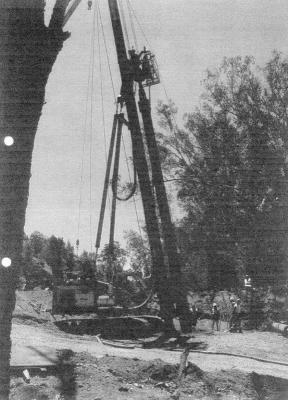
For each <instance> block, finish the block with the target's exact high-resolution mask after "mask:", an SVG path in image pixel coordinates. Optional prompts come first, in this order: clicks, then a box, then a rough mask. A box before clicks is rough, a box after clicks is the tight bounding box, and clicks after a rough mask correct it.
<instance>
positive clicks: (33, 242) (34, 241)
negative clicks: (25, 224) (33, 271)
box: [29, 231, 46, 257]
mask: <svg viewBox="0 0 288 400" xmlns="http://www.w3.org/2000/svg"><path fill="white" fill-rule="evenodd" d="M45 241H46V238H45V236H44V235H43V234H42V233H40V232H38V231H35V232H33V233H31V235H30V238H29V245H30V248H31V251H32V254H33V256H34V257H39V256H40V254H41V252H42V251H43V249H44V246H45Z"/></svg>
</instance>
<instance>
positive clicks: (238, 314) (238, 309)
mask: <svg viewBox="0 0 288 400" xmlns="http://www.w3.org/2000/svg"><path fill="white" fill-rule="evenodd" d="M235 308H236V324H235V325H236V327H235V328H236V332H237V331H238V332H239V333H242V326H241V325H242V321H241V300H240V299H237V301H236V307H235Z"/></svg>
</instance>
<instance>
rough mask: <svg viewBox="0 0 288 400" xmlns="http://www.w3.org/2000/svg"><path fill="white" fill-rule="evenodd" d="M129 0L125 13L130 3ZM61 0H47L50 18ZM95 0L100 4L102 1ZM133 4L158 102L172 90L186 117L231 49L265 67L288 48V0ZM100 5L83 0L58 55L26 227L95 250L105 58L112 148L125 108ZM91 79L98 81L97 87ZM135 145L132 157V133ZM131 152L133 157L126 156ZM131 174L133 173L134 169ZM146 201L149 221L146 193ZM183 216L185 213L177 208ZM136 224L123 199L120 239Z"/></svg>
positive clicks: (48, 90)
mask: <svg viewBox="0 0 288 400" xmlns="http://www.w3.org/2000/svg"><path fill="white" fill-rule="evenodd" d="M120 1H122V4H123V6H124V11H125V10H126V5H127V1H126V0H120ZM54 2H55V1H54V0H46V3H47V20H48V18H49V12H50V10H51V8H52V7H53V4H54ZM93 3H94V4H93V7H94V9H95V5H96V0H94V1H93ZM99 3H100V9H101V18H102V22H103V29H104V33H105V38H106V44H107V48H108V54H109V60H110V63H111V70H112V76H113V81H114V86H115V90H116V93H117V94H118V92H119V88H120V81H119V74H118V68H117V60H116V54H115V50H114V41H113V36H112V29H111V23H110V20H109V14H108V0H101V1H100V0H99ZM130 3H131V5H132V7H133V9H134V11H135V14H136V15H137V19H138V21H139V22H140V24H141V28H142V29H140V28H139V25H138V24H137V21H136V20H135V19H133V21H134V27H135V30H136V37H137V44H138V47H139V49H141V48H142V47H143V46H144V45H146V46H147V47H149V49H151V48H152V50H153V52H154V53H155V54H156V57H157V61H158V64H159V66H160V73H161V78H162V84H161V85H159V86H157V87H154V88H152V104H153V105H154V107H155V105H156V104H157V100H159V99H161V100H164V101H166V94H165V90H166V93H167V94H168V96H169V97H170V98H172V99H173V101H174V102H175V103H176V105H177V106H178V108H179V120H180V122H181V118H182V115H183V114H184V113H185V112H189V111H192V110H193V108H194V107H195V106H197V104H198V102H199V96H200V94H201V92H202V87H201V81H202V80H203V78H204V76H205V70H206V69H207V68H214V67H217V66H219V64H220V63H221V60H222V59H223V57H224V56H228V57H230V56H236V55H242V56H245V55H252V56H254V57H255V59H256V62H257V63H258V64H259V65H264V63H265V62H266V61H267V60H268V59H269V57H270V56H271V53H272V51H273V50H274V49H277V50H280V51H282V52H283V53H284V54H288V51H287V47H288V2H287V0H273V1H271V0H145V1H143V0H130ZM94 9H92V10H91V11H88V10H87V1H86V0H83V1H82V3H81V4H80V6H79V7H78V9H77V11H76V12H75V14H74V15H73V17H72V18H71V19H70V21H69V22H68V24H67V25H66V27H65V28H67V30H68V31H70V32H71V37H70V38H69V39H68V40H67V41H66V42H65V44H64V47H63V50H62V51H61V53H60V54H59V56H58V58H57V60H56V63H55V65H54V68H53V70H52V73H51V75H50V78H49V81H48V84H47V88H46V103H45V105H44V108H43V113H42V117H41V120H40V123H39V126H38V131H37V135H36V140H35V147H34V153H33V163H32V177H31V181H30V196H29V203H28V210H27V216H26V226H25V232H26V233H27V234H30V233H32V232H33V231H35V230H38V231H40V232H42V233H43V234H45V235H52V234H54V235H56V236H60V237H63V238H64V240H70V241H71V243H72V245H75V242H76V239H77V238H78V236H79V239H80V247H81V249H83V248H86V249H87V250H90V248H91V247H93V246H94V243H95V238H96V229H97V222H98V216H99V207H100V202H101V192H102V186H103V180H104V173H105V145H104V142H105V140H104V133H103V132H104V129H103V116H102V110H101V95H100V94H101V79H100V76H101V74H100V63H99V58H100V59H101V70H102V90H103V103H104V108H105V113H104V119H105V132H106V142H107V144H106V146H108V142H109V136H110V132H111V126H112V120H113V114H114V111H115V106H114V99H113V91H112V85H111V80H110V78H109V69H108V64H107V60H106V55H105V51H104V42H103V38H102V35H100V48H101V51H100V53H99V48H98V34H97V31H98V28H97V18H96V19H95V21H96V22H95V35H94V36H93V35H91V32H92V31H93V19H94ZM128 17H129V13H128V12H126V23H127V29H128V30H129V29H130V31H131V32H132V29H131V23H129V18H128ZM142 30H143V31H144V34H145V37H144V35H143V33H142ZM100 31H101V29H100ZM131 32H130V33H131ZM92 36H93V37H94V57H95V58H94V72H93V76H94V85H93V94H92V89H91V88H92V83H91V81H92V79H91V76H92V75H91V68H89V65H90V64H89V63H90V62H91V57H92V54H93V52H92V51H91V37H92ZM129 37H130V44H131V45H132V44H134V45H135V43H134V42H133V35H132V34H131V35H129ZM147 39H148V43H147ZM99 54H101V57H99ZM89 69H90V75H89ZM89 76H90V80H89V83H90V84H89V87H87V86H88V85H87V82H88V79H89ZM163 83H164V85H163ZM87 99H88V101H87ZM91 99H92V101H91ZM91 104H92V106H91ZM85 110H86V111H85ZM91 110H92V112H91ZM85 116H86V117H85ZM85 119H86V129H85ZM91 121H92V122H91ZM156 125H157V124H156V121H155V126H156ZM124 134H125V133H124ZM125 143H126V146H125V147H126V150H127V153H128V156H129V155H130V141H129V135H128V134H127V132H126V134H125ZM83 148H84V151H83ZM82 154H83V155H84V156H82ZM121 157H122V159H123V154H122V156H121ZM90 159H91V172H90ZM82 163H83V168H81V165H82ZM81 169H82V171H83V173H82V184H80V182H81ZM121 174H122V175H123V176H126V175H127V171H126V170H125V169H124V167H123V168H122V171H121ZM90 176H91V179H90ZM90 181H91V182H92V186H91V197H92V202H91V205H90ZM80 194H81V207H80V208H79V199H80ZM137 208H138V212H139V214H140V219H141V222H142V224H143V223H144V221H143V215H142V210H141V209H142V207H141V202H140V201H139V198H138V200H137ZM79 210H80V218H79ZM107 214H109V211H108V213H107ZM90 216H91V217H90ZM173 217H174V218H177V215H173ZM90 221H91V223H90ZM105 222H106V223H105V228H104V233H103V243H105V242H107V241H108V225H109V219H108V218H106V220H105ZM90 226H91V229H90ZM129 229H137V224H136V215H135V210H134V206H133V202H131V201H130V202H129V203H128V204H123V203H121V204H119V207H118V214H117V221H116V235H115V239H116V240H119V241H123V239H122V238H123V232H124V231H125V230H129ZM78 232H79V234H78Z"/></svg>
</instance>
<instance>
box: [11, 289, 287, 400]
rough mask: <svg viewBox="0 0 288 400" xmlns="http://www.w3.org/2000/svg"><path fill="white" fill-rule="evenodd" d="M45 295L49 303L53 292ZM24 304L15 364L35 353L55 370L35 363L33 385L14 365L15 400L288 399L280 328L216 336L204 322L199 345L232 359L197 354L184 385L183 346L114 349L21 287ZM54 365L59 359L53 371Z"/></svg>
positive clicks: (14, 333)
mask: <svg viewBox="0 0 288 400" xmlns="http://www.w3.org/2000/svg"><path fill="white" fill-rule="evenodd" d="M38 297H39V298H41V299H42V300H41V301H44V300H45V302H46V303H47V304H48V303H49V296H48V295H47V293H46V294H45V293H43V292H41V294H40V293H39V296H38ZM31 301H32V302H33V305H32V306H31V304H30V302H31ZM25 302H27V307H26V305H25ZM17 303H18V304H17V307H16V312H15V320H14V323H13V330H12V342H13V351H12V366H13V365H14V366H16V365H21V363H22V365H23V364H25V363H26V364H29V359H32V358H31V357H34V363H37V359H38V360H40V361H41V360H42V361H41V362H43V363H45V360H46V363H47V365H48V369H47V372H45V371H43V372H40V370H35V372H34V371H33V370H32V369H30V368H29V371H30V375H31V380H30V382H29V383H28V382H25V381H24V379H23V376H22V375H21V374H22V370H23V369H14V370H13V371H14V372H13V378H12V386H11V400H28V399H29V400H33V399H37V400H40V399H41V400H52V399H53V400H56V399H58V400H60V399H67V400H68V399H72V400H74V399H75V400H78V399H79V400H84V399H87V400H97V399H98V400H100V399H102V400H104V399H107V400H116V399H119V400H120V399H133V400H134V399H135V400H140V399H141V400H144V399H145V400H146V399H155V400H156V399H167V400H168V399H177V398H179V399H181V400H184V399H195V400H196V399H228V400H229V399H231V400H232V399H241V400H244V399H257V400H259V399H260V400H264V399H273V400H276V399H277V400H286V399H288V381H285V378H286V379H288V357H287V356H288V342H287V339H286V338H284V337H283V336H280V335H278V334H276V333H271V332H248V331H247V332H245V333H243V334H238V333H237V334H230V333H228V332H225V328H226V325H225V324H224V323H223V324H222V330H221V332H215V333H214V334H211V332H210V325H209V322H207V321H203V322H201V324H199V327H198V330H197V331H196V332H195V333H194V334H193V336H194V337H193V338H192V339H191V342H192V347H193V348H194V349H197V350H198V351H199V350H200V351H206V352H217V353H232V354H233V356H227V355H221V354H217V355H216V354H207V353H206V354H205V353H201V352H190V355H189V357H188V360H189V363H190V364H188V368H187V369H186V371H185V374H184V375H183V377H182V380H181V382H180V383H179V382H178V381H177V376H178V371H179V366H178V364H179V361H180V356H181V351H180V349H177V348H175V346H173V343H172V344H171V346H170V347H169V348H165V349H159V348H149V349H143V348H140V347H139V345H138V344H137V343H136V344H135V346H132V345H131V342H130V347H129V348H119V347H114V346H110V345H107V344H103V343H100V342H99V341H98V340H97V338H96V336H88V335H82V336H79V335H72V334H67V333H64V332H61V331H59V330H58V328H56V327H55V326H54V325H53V324H52V322H51V318H50V316H49V314H48V315H46V314H47V313H46V312H45V311H44V310H45V306H44V305H43V306H41V307H39V304H38V303H37V294H36V293H34V294H33V295H32V294H31V293H30V294H26V293H25V292H22V293H21V296H20V297H19V296H18V302H17ZM40 303H41V302H40ZM30 308H31V309H30ZM23 309H24V310H23ZM21 310H23V315H21ZM29 313H31V317H33V318H29ZM37 319H39V321H40V322H39V321H37ZM122 343H123V342H122ZM126 343H127V342H126ZM110 344H111V343H110ZM112 344H113V343H112ZM116 344H117V342H116ZM114 345H115V342H114ZM133 347H134V348H133ZM237 355H238V356H246V357H255V358H259V359H263V360H267V361H272V362H275V363H270V362H267V363H266V362H263V361H257V360H253V359H251V358H243V357H238V356H237ZM23 360H24V361H23ZM35 360H36V361H35ZM43 360H44V361H43ZM40 361H39V363H41V362H40ZM51 363H52V364H56V366H54V367H53V368H52V369H51V367H49V364H51ZM286 363H287V366H286V365H281V364H286ZM49 368H50V369H49Z"/></svg>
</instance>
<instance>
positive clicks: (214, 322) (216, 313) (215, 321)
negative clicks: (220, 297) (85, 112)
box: [211, 303, 220, 331]
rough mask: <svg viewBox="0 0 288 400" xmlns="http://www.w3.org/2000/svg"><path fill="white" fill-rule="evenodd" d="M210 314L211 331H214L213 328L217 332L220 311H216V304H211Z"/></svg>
mask: <svg viewBox="0 0 288 400" xmlns="http://www.w3.org/2000/svg"><path fill="white" fill-rule="evenodd" d="M211 314H212V331H214V327H215V326H216V330H217V331H219V321H220V311H219V310H218V306H217V304H216V303H213V306H212V313H211Z"/></svg>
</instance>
